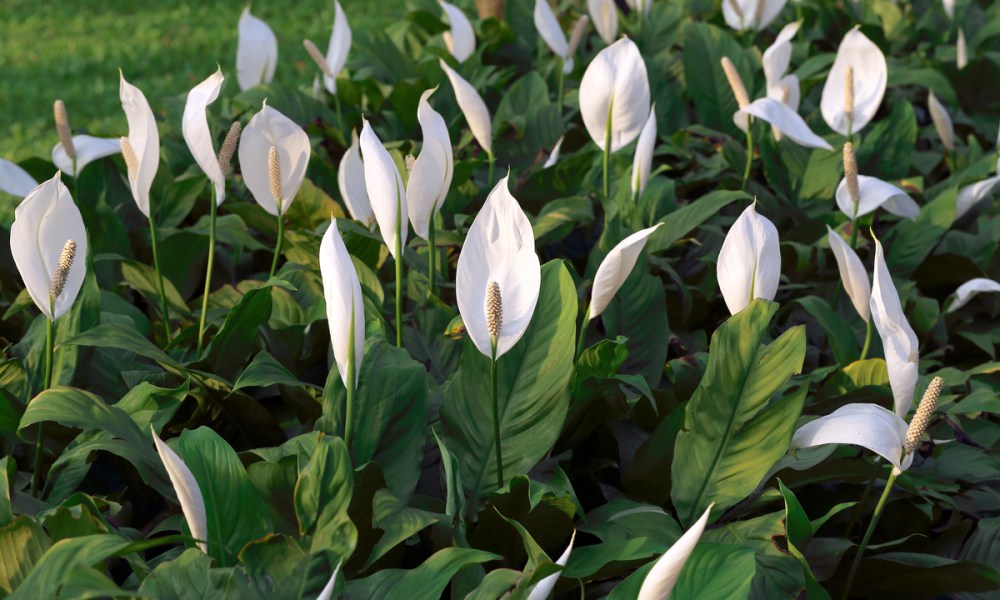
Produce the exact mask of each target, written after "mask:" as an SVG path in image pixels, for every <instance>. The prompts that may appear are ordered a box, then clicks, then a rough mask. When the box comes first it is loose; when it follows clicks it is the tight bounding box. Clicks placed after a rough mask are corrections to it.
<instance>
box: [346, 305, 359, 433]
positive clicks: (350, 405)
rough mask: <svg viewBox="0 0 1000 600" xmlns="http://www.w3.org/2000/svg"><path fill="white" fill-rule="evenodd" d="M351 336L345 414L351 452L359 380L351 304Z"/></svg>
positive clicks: (348, 351) (348, 352)
mask: <svg viewBox="0 0 1000 600" xmlns="http://www.w3.org/2000/svg"><path fill="white" fill-rule="evenodd" d="M349 327H350V336H349V338H348V340H349V341H348V343H347V381H346V382H345V383H346V384H347V410H346V415H345V416H344V444H346V445H347V450H348V452H350V449H351V431H352V429H353V425H354V397H355V395H356V392H357V390H356V389H355V388H357V382H356V378H355V375H354V374H355V372H356V369H357V365H356V364H355V357H354V305H353V304H351V324H350V326H349Z"/></svg>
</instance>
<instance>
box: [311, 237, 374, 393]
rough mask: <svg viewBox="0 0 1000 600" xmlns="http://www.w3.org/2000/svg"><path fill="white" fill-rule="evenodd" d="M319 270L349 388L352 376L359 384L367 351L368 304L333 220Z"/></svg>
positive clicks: (342, 373) (332, 333)
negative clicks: (366, 316)
mask: <svg viewBox="0 0 1000 600" xmlns="http://www.w3.org/2000/svg"><path fill="white" fill-rule="evenodd" d="M319 269H320V273H321V274H322V276H323V297H324V298H325V299H326V319H327V322H328V323H329V325H330V341H331V343H332V344H333V356H334V359H335V360H336V362H337V369H338V370H339V371H340V380H341V381H342V382H343V383H344V386H345V387H347V384H348V378H349V377H350V376H352V375H353V377H354V384H355V385H357V382H358V377H359V375H360V374H361V359H362V357H363V355H364V350H365V305H364V302H363V300H362V297H361V283H360V281H359V280H358V272H357V270H356V269H355V268H354V263H353V262H352V261H351V255H350V254H349V253H348V252H347V247H346V246H345V245H344V240H343V239H341V237H340V232H339V231H338V230H337V220H336V219H332V220H331V222H330V226H329V227H328V228H327V230H326V233H325V234H324V235H323V241H322V242H321V243H320V246H319ZM351 346H354V357H353V358H354V361H353V362H354V364H353V367H354V372H353V374H352V373H350V372H349V369H348V366H349V356H350V350H351Z"/></svg>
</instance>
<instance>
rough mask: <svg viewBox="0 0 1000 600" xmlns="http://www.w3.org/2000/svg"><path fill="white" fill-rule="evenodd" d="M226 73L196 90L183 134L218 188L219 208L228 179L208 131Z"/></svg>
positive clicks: (183, 121)
mask: <svg viewBox="0 0 1000 600" xmlns="http://www.w3.org/2000/svg"><path fill="white" fill-rule="evenodd" d="M224 79H225V78H224V77H223V76H222V69H221V68H219V69H218V70H216V72H215V73H213V74H212V75H209V76H208V79H206V80H205V81H202V82H201V83H199V84H198V85H196V86H194V88H192V89H191V91H190V92H188V97H187V103H185V105H184V117H183V118H182V119H181V131H182V132H183V134H184V141H185V142H186V143H187V147H188V150H190V151H191V155H192V156H194V160H195V162H197V163H198V166H199V167H201V170H202V171H203V172H204V173H205V175H206V176H207V177H208V179H209V181H211V182H212V184H214V185H215V199H216V202H217V203H218V204H222V201H223V200H225V199H226V178H225V177H224V176H223V175H222V167H221V166H220V165H219V155H218V154H217V153H216V151H215V145H214V144H213V143H212V132H211V130H209V128H208V116H207V115H206V110H207V108H208V105H209V104H211V103H213V102H215V100H216V99H217V98H218V97H219V91H220V90H221V89H222V82H223V80H224Z"/></svg>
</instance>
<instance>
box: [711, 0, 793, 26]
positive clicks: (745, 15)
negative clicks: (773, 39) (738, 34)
mask: <svg viewBox="0 0 1000 600" xmlns="http://www.w3.org/2000/svg"><path fill="white" fill-rule="evenodd" d="M787 3H788V0H722V17H723V18H724V19H725V20H726V24H727V25H729V26H730V27H732V28H733V29H735V30H737V31H746V30H748V29H753V30H755V31H761V30H762V29H764V28H766V27H767V26H768V25H770V24H771V21H773V20H774V19H775V17H777V16H778V13H780V12H781V9H783V8H785V4H787Z"/></svg>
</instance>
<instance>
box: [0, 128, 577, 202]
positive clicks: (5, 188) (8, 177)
mask: <svg viewBox="0 0 1000 600" xmlns="http://www.w3.org/2000/svg"><path fill="white" fill-rule="evenodd" d="M559 143H562V138H559ZM115 144H116V145H117V144H118V140H115ZM57 166H58V165H57ZM36 187H38V182H37V181H35V178H34V177H32V176H31V175H29V174H28V172H27V171H25V170H24V169H22V168H21V167H20V166H19V165H16V164H14V163H12V162H10V161H9V160H4V159H2V158H0V192H3V193H5V194H10V195H12V196H18V197H20V198H24V197H25V196H27V195H28V193H29V192H31V190H33V189H35V188H36Z"/></svg>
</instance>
